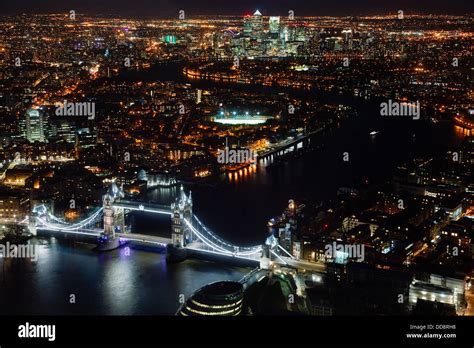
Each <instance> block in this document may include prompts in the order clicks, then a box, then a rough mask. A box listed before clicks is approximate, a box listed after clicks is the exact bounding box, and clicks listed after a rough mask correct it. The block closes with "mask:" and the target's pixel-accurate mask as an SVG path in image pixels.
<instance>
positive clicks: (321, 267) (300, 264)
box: [37, 227, 326, 273]
mask: <svg viewBox="0 0 474 348" xmlns="http://www.w3.org/2000/svg"><path fill="white" fill-rule="evenodd" d="M37 229H38V230H43V231H49V232H59V233H65V234H79V235H88V236H97V237H98V236H99V235H100V233H101V232H102V230H101V229H98V228H89V229H81V230H77V231H64V230H60V229H52V228H42V227H38V228H37ZM116 236H117V237H119V238H122V239H124V240H128V241H134V242H141V243H149V244H154V245H162V246H165V245H167V244H170V243H171V242H172V241H171V238H165V237H158V236H151V235H145V234H138V233H116ZM186 248H187V249H189V250H193V251H196V252H204V253H209V254H215V255H221V256H226V257H230V258H236V259H242V260H248V261H255V262H258V263H259V262H260V253H253V254H251V255H248V256H238V255H233V254H232V253H230V252H229V253H222V252H218V251H215V250H212V249H211V248H209V247H208V246H206V245H205V244H204V243H202V242H193V243H190V244H188V245H187V246H186ZM272 261H273V262H275V263H277V264H279V265H280V266H284V267H290V268H295V269H305V270H307V271H313V272H319V273H325V272H326V266H325V264H323V263H317V262H308V261H304V260H295V259H293V258H290V257H287V256H281V255H280V256H279V258H275V259H273V260H272Z"/></svg>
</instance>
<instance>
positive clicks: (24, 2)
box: [0, 0, 474, 18]
mask: <svg viewBox="0 0 474 348" xmlns="http://www.w3.org/2000/svg"><path fill="white" fill-rule="evenodd" d="M71 9H73V10H75V11H76V12H77V13H87V14H114V15H121V16H130V17H145V16H146V17H157V18H160V17H174V16H177V12H178V11H179V10H180V9H183V10H185V12H186V15H187V16H193V15H212V14H226V15H227V14H228V15H242V14H245V13H249V12H252V10H254V9H259V10H260V11H261V12H262V13H263V14H264V15H286V14H287V13H288V10H293V11H295V15H296V16H298V15H303V14H304V15H362V14H387V13H396V12H397V11H398V10H404V12H405V14H410V13H433V14H437V13H444V14H461V15H462V14H469V13H473V12H474V1H472V0H233V1H230V0H227V1H223V0H70V1H65V0H17V1H14V0H2V1H0V14H15V13H57V12H68V11H69V10H71Z"/></svg>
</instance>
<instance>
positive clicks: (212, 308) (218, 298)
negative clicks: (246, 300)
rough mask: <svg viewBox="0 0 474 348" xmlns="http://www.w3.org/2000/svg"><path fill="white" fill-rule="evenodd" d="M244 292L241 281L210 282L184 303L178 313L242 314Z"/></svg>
mask: <svg viewBox="0 0 474 348" xmlns="http://www.w3.org/2000/svg"><path fill="white" fill-rule="evenodd" d="M243 293H244V291H243V286H242V284H241V283H239V282H231V281H221V282H216V283H212V284H208V285H206V286H204V287H202V288H200V289H199V290H198V291H196V292H195V293H194V294H193V295H192V296H191V297H190V298H189V299H188V300H187V301H186V303H184V304H183V306H182V307H181V309H180V310H179V312H178V315H183V316H196V315H224V316H235V315H240V314H241V312H242V301H243Z"/></svg>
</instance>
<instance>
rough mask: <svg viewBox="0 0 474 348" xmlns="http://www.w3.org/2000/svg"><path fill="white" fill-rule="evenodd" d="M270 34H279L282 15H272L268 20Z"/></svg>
mask: <svg viewBox="0 0 474 348" xmlns="http://www.w3.org/2000/svg"><path fill="white" fill-rule="evenodd" d="M268 24H269V28H270V34H278V33H279V32H280V17H270V18H269V20H268Z"/></svg>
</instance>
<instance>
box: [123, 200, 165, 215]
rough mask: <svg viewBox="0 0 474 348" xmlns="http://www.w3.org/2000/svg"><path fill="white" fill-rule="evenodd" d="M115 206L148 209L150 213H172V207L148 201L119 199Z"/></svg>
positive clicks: (129, 208)
mask: <svg viewBox="0 0 474 348" xmlns="http://www.w3.org/2000/svg"><path fill="white" fill-rule="evenodd" d="M114 207H117V208H123V209H127V210H137V211H146V212H149V213H158V214H165V215H172V214H173V213H172V212H171V207H170V206H168V205H163V204H154V203H147V202H134V201H126V200H117V201H115V202H114Z"/></svg>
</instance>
